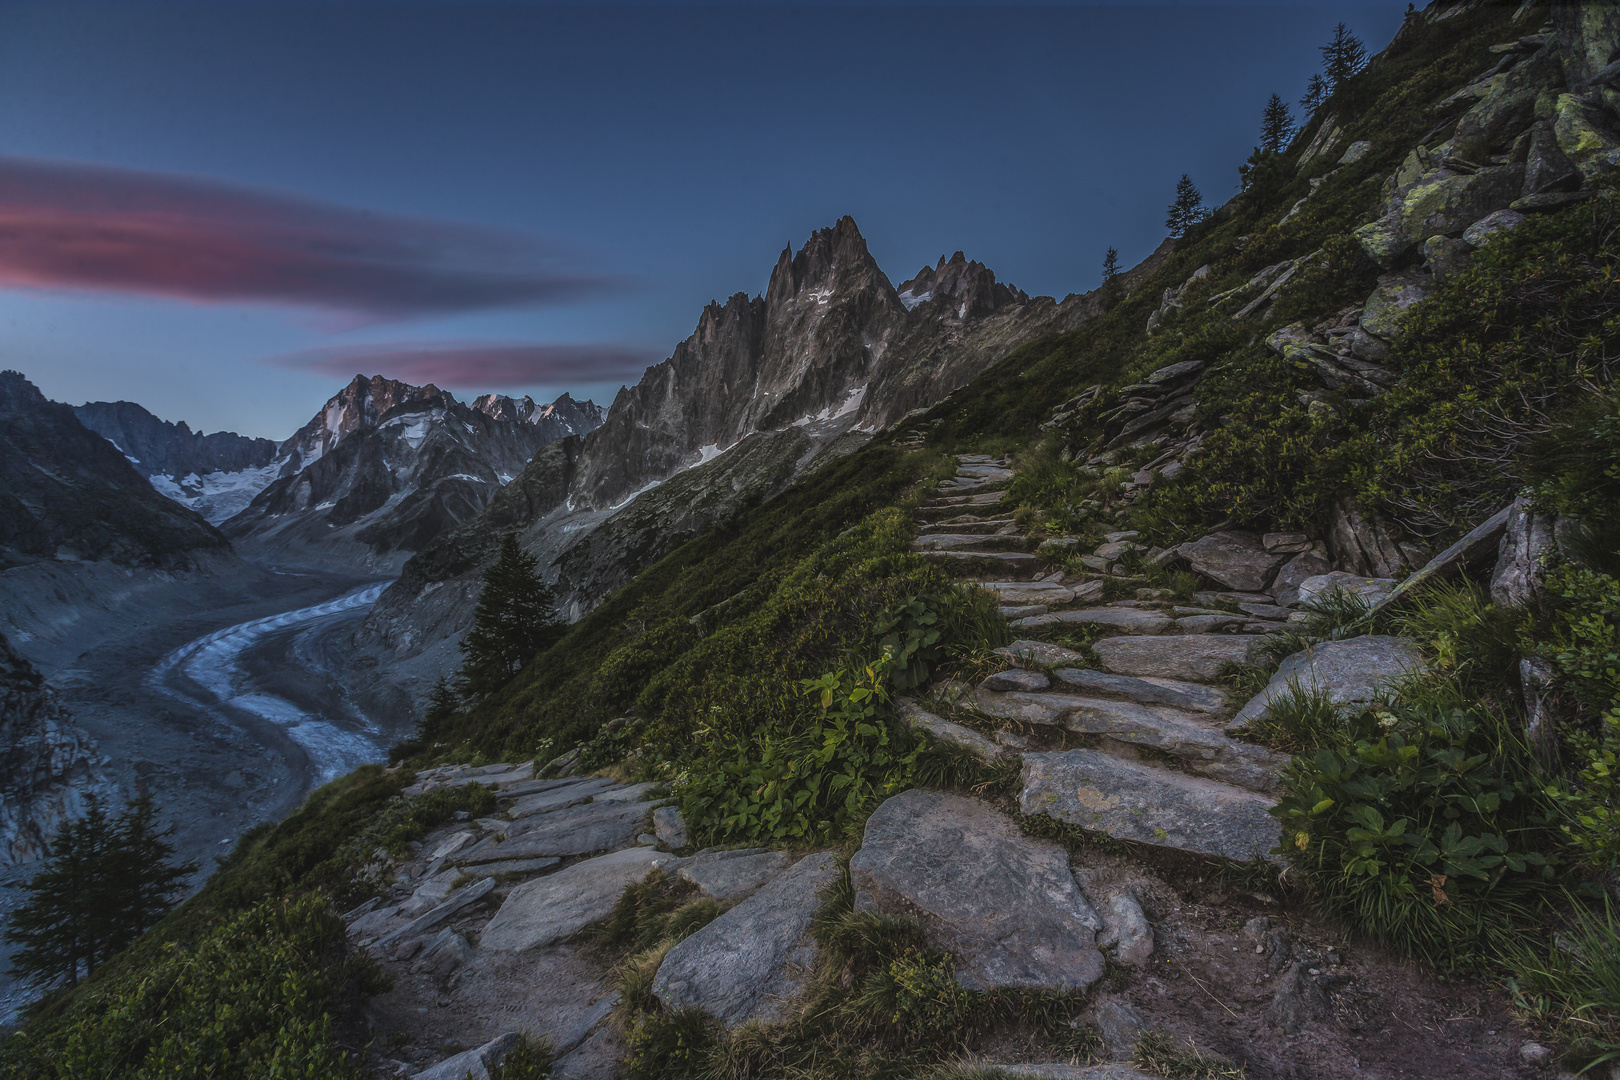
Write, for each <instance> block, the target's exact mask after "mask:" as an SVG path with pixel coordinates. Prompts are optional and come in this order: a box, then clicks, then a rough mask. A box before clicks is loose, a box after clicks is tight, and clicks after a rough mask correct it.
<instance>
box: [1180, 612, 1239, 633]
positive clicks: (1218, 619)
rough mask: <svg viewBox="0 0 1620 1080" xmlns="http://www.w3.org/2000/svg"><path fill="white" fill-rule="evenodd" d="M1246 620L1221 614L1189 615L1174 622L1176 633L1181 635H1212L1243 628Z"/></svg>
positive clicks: (1224, 613) (1237, 616)
mask: <svg viewBox="0 0 1620 1080" xmlns="http://www.w3.org/2000/svg"><path fill="white" fill-rule="evenodd" d="M1248 622H1249V620H1248V618H1246V617H1245V616H1242V615H1232V614H1229V613H1227V612H1222V613H1221V614H1219V615H1189V616H1187V617H1186V618H1184V619H1177V620H1176V632H1177V633H1181V634H1214V633H1219V632H1220V631H1222V630H1231V629H1234V628H1236V627H1240V626H1245V625H1247V624H1248Z"/></svg>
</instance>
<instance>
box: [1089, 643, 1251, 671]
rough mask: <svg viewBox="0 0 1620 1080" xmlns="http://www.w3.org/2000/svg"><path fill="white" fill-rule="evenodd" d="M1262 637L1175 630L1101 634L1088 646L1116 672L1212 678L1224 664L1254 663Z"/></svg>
mask: <svg viewBox="0 0 1620 1080" xmlns="http://www.w3.org/2000/svg"><path fill="white" fill-rule="evenodd" d="M1264 641H1265V638H1263V637H1260V636H1258V635H1253V634H1243V635H1238V634H1177V635H1172V636H1168V637H1113V638H1104V639H1103V640H1101V641H1098V642H1096V643H1095V644H1094V645H1092V649H1093V650H1095V652H1096V653H1097V657H1098V659H1099V660H1101V661H1102V666H1103V668H1104V670H1107V671H1111V672H1113V673H1114V674H1116V675H1134V676H1136V677H1137V678H1158V679H1181V680H1184V681H1187V682H1213V681H1214V680H1215V679H1217V678H1219V677H1220V674H1221V670H1222V669H1223V668H1225V667H1226V666H1227V665H1228V664H1251V665H1258V664H1259V662H1260V660H1261V653H1260V647H1261V645H1262V643H1263V642H1264Z"/></svg>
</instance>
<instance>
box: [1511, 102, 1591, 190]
mask: <svg viewBox="0 0 1620 1080" xmlns="http://www.w3.org/2000/svg"><path fill="white" fill-rule="evenodd" d="M1580 186H1581V171H1580V170H1579V169H1577V168H1576V167H1575V163H1574V162H1573V161H1571V160H1569V155H1568V154H1566V153H1564V151H1563V150H1562V149H1561V148H1560V147H1559V145H1558V133H1557V131H1555V130H1554V128H1553V122H1552V121H1551V120H1538V121H1536V123H1535V125H1534V126H1533V127H1531V129H1530V148H1529V150H1528V152H1527V154H1526V157H1525V162H1524V193H1525V194H1526V195H1540V194H1542V193H1543V192H1548V191H1573V190H1574V189H1575V188H1578V187H1580Z"/></svg>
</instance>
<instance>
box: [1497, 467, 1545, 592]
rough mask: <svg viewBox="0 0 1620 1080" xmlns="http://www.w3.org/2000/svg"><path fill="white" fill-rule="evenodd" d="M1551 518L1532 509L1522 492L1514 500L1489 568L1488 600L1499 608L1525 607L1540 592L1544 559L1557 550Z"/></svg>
mask: <svg viewBox="0 0 1620 1080" xmlns="http://www.w3.org/2000/svg"><path fill="white" fill-rule="evenodd" d="M1553 521H1554V519H1553V518H1550V517H1542V516H1541V515H1539V514H1535V513H1533V512H1531V509H1530V505H1529V500H1527V499H1525V498H1524V497H1523V496H1522V495H1521V496H1520V497H1519V498H1517V499H1514V500H1513V505H1512V506H1511V507H1510V508H1509V511H1508V518H1507V524H1506V526H1505V527H1504V529H1503V531H1502V542H1501V546H1500V548H1499V549H1498V555H1497V559H1496V569H1495V570H1493V571H1491V601H1492V602H1493V603H1495V604H1496V605H1497V606H1498V607H1524V606H1525V605H1526V604H1528V603H1530V602H1531V601H1532V600H1534V599H1535V598H1536V594H1537V593H1539V592H1540V591H1541V583H1542V581H1543V580H1544V579H1545V578H1546V574H1547V566H1546V561H1545V560H1546V559H1547V558H1548V557H1549V556H1550V555H1552V554H1553V552H1554V551H1555V550H1556V548H1555V545H1554V542H1553Z"/></svg>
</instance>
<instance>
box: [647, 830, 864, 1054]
mask: <svg viewBox="0 0 1620 1080" xmlns="http://www.w3.org/2000/svg"><path fill="white" fill-rule="evenodd" d="M837 873H838V862H837V859H836V857H835V856H834V854H833V853H832V852H830V851H823V852H818V853H817V854H814V855H807V856H805V857H804V858H803V859H800V860H799V861H798V862H797V863H795V864H794V865H793V866H792V867H791V868H790V869H788V870H786V871H785V872H783V873H782V874H780V875H778V876H777V877H776V878H775V879H774V880H773V881H771V882H770V884H768V885H766V886H765V887H764V888H762V889H760V890H759V891H758V892H756V893H755V894H754V895H753V896H750V897H749V898H748V899H746V900H744V901H743V902H742V903H740V904H738V905H737V906H736V907H734V908H732V909H731V910H730V911H728V912H726V913H725V914H724V915H721V916H720V917H719V918H718V919H716V920H714V921H713V922H711V923H710V924H709V925H707V926H705V927H704V928H703V929H701V930H699V931H698V932H697V933H695V934H693V935H692V936H691V937H689V938H687V939H686V940H684V941H682V942H681V943H680V944H678V945H676V946H675V947H674V948H673V949H670V950H669V952H668V954H667V955H665V957H664V962H663V963H662V964H660V965H659V966H658V974H657V975H656V976H655V977H654V978H653V986H652V991H653V995H654V996H655V997H657V998H658V1000H659V1001H660V1002H662V1003H663V1004H664V1006H665V1007H666V1008H670V1009H685V1008H693V1009H702V1010H703V1011H704V1012H706V1013H708V1014H709V1015H711V1016H713V1017H714V1018H715V1019H716V1020H719V1021H720V1022H721V1023H722V1024H724V1025H726V1026H727V1027H735V1026H737V1025H738V1024H743V1023H746V1022H748V1021H750V1020H754V1021H761V1022H764V1023H774V1022H776V1021H779V1020H784V1019H786V1018H787V1016H788V1014H789V1011H790V1010H791V1008H792V1007H793V1002H794V1000H795V999H796V998H797V997H798V995H799V993H800V992H801V991H802V990H803V989H804V985H805V981H806V979H808V977H809V971H810V966H811V965H812V964H813V963H814V962H815V956H816V950H815V943H814V942H813V941H811V939H810V919H811V917H812V916H814V915H815V913H816V908H818V907H819V906H820V905H821V896H820V892H821V889H822V887H823V886H825V885H827V884H828V883H830V882H831V881H832V880H833V878H834V877H835V876H836V875H837Z"/></svg>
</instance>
